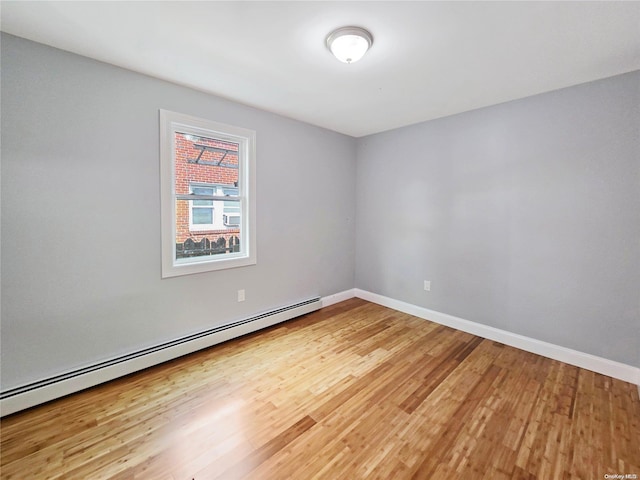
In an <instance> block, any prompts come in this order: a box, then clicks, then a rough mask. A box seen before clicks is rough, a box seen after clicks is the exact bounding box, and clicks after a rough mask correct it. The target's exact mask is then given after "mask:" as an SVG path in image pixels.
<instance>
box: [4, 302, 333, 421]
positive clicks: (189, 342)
mask: <svg viewBox="0 0 640 480" xmlns="http://www.w3.org/2000/svg"><path fill="white" fill-rule="evenodd" d="M321 306H322V304H321V299H320V298H313V299H310V300H305V301H303V302H300V303H297V304H294V305H290V306H287V307H282V308H278V309H274V310H271V311H269V312H265V313H261V314H258V315H255V316H254V317H251V318H248V319H246V320H241V321H238V322H234V323H232V324H230V325H227V326H222V327H217V328H215V329H212V330H211V331H207V332H202V333H200V334H196V335H190V336H188V337H184V338H182V339H177V340H175V341H173V342H168V343H166V344H162V345H159V346H157V347H153V348H150V349H145V350H142V351H140V352H135V353H132V354H130V355H125V356H123V357H118V358H116V359H113V360H111V361H108V362H101V363H99V364H95V365H91V366H88V367H84V368H81V369H78V370H76V371H72V372H68V373H65V374H63V375H58V376H57V377H52V378H49V379H43V380H41V381H38V382H34V383H31V384H28V385H25V386H22V387H19V388H13V389H11V390H9V391H6V392H2V398H1V399H0V416H5V415H10V414H12V413H15V412H18V411H20V410H24V409H27V408H30V407H33V406H35V405H39V404H41V403H45V402H48V401H50V400H54V399H56V398H60V397H63V396H65V395H69V394H71V393H75V392H79V391H80V390H84V389H86V388H89V387H93V386H95V385H99V384H101V383H104V382H108V381H109V380H113V379H115V378H118V377H122V376H125V375H128V374H130V373H134V372H137V371H139V370H143V369H145V368H149V367H152V366H154V365H158V364H160V363H163V362H166V361H168V360H173V359H175V358H178V357H181V356H183V355H187V354H189V353H193V352H196V351H198V350H202V349H204V348H208V347H211V346H213V345H216V344H219V343H222V342H226V341H227V340H231V339H233V338H237V337H240V336H242V335H246V334H248V333H252V332H256V331H258V330H261V329H263V328H267V327H270V326H272V325H275V324H277V323H281V322H284V321H286V320H290V319H292V318H295V317H298V316H300V315H303V314H305V313H309V312H313V311H315V310H318V309H319V308H321Z"/></svg>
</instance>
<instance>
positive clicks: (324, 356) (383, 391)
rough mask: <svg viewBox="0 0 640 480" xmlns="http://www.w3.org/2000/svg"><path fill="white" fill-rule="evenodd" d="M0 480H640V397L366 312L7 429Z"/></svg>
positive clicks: (548, 364) (265, 336) (257, 337)
mask: <svg viewBox="0 0 640 480" xmlns="http://www.w3.org/2000/svg"><path fill="white" fill-rule="evenodd" d="M0 428H1V430H0V434H1V443H0V452H1V462H0V466H1V469H0V478H1V479H2V480H14V479H20V480H22V479H26V478H28V479H37V480H40V479H52V480H60V479H65V480H66V479H69V480H75V479H78V480H87V479H91V480H96V479H108V480H136V479H151V480H193V479H195V480H212V479H221V480H230V479H236V478H238V479H242V478H247V479H260V480H263V479H265V480H266V479H274V480H276V479H277V480H282V479H289V478H291V479H302V478H304V479H331V480H335V479H343V478H344V479H350V480H354V479H365V478H366V479H400V480H402V479H431V478H472V479H476V478H477V479H491V480H500V479H505V480H506V479H572V478H575V479H602V478H604V475H605V474H622V475H624V474H636V475H638V476H639V478H640V400H639V399H638V392H637V389H636V386H635V385H631V384H628V383H625V382H621V381H619V380H616V379H611V378H609V377H605V376H602V375H599V374H596V373H593V372H590V371H587V370H582V369H580V368H577V367H573V366H571V365H567V364H563V363H561V362H557V361H553V360H550V359H547V358H543V357H540V356H537V355H534V354H531V353H527V352H523V351H520V350H517V349H514V348H511V347H507V346H505V345H502V344H499V343H497V342H493V341H489V340H484V339H481V338H478V337H475V336H473V335H470V334H467V333H464V332H460V331H456V330H453V329H450V328H447V327H444V326H440V325H437V324H435V323H431V322H427V321H424V320H421V319H418V318H416V317H412V316H410V315H407V314H404V313H400V312H397V311H393V310H390V309H387V308H384V307H381V306H379V305H375V304H372V303H368V302H366V301H364V300H360V299H351V300H348V301H345V302H342V303H339V304H336V305H332V306H330V307H327V308H324V309H322V310H319V311H317V312H314V313H311V314H308V315H305V316H303V317H300V318H298V319H295V320H292V321H289V322H286V323H283V324H280V325H277V326H274V327H272V328H269V329H267V330H264V331H261V332H257V333H254V334H251V335H247V336H245V337H242V338H239V339H236V340H232V341H230V342H227V343H225V344H222V345H218V346H215V347H212V348H210V349H207V350H205V351H201V352H197V353H195V354H192V355H189V356H186V357H183V358H181V359H177V360H174V361H171V362H168V363H165V364H163V365H159V366H157V367H153V368H150V369H148V370H145V371H143V372H139V373H137V374H133V375H130V376H128V377H125V378H121V379H118V380H115V381H113V382H110V383H108V384H105V385H101V386H98V387H95V388H92V389H89V390H86V391H84V392H80V393H78V394H75V395H71V396H69V397H66V398H64V399H60V400H57V401H54V402H50V403H49V404H46V405H43V406H40V407H36V408H33V409H30V410H28V411H25V412H21V413H17V414H14V415H12V416H9V417H7V418H5V419H3V420H2V422H1V425H0Z"/></svg>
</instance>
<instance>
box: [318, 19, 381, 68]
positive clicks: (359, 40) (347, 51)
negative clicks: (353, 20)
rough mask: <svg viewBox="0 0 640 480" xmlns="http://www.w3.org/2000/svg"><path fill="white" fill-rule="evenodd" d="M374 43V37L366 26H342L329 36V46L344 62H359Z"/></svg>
mask: <svg viewBox="0 0 640 480" xmlns="http://www.w3.org/2000/svg"><path fill="white" fill-rule="evenodd" d="M372 44H373V37H372V36H371V34H370V33H369V32H367V31H366V30H365V29H364V28H360V27H342V28H339V29H337V30H334V31H333V32H331V33H330V34H329V36H328V37H327V47H328V48H329V50H331V53H333V55H334V56H335V57H336V58H337V59H338V60H340V61H341V62H344V63H353V62H357V61H358V60H360V59H361V58H362V56H363V55H364V54H365V53H367V50H369V48H370V47H371V45H372Z"/></svg>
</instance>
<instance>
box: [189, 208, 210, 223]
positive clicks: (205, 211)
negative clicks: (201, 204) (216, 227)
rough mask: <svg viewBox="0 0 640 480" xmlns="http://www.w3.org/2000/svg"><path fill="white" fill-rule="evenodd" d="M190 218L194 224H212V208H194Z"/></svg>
mask: <svg viewBox="0 0 640 480" xmlns="http://www.w3.org/2000/svg"><path fill="white" fill-rule="evenodd" d="M192 220H193V224H194V225H207V224H212V223H213V208H194V209H193V217H192Z"/></svg>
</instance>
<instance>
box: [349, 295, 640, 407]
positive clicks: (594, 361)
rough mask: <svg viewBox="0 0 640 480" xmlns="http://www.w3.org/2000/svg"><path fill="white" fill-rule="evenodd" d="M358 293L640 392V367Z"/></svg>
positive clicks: (372, 300) (379, 302) (399, 309)
mask: <svg viewBox="0 0 640 480" xmlns="http://www.w3.org/2000/svg"><path fill="white" fill-rule="evenodd" d="M355 296H356V297H358V298H362V299H363V300H367V301H369V302H373V303H377V304H379V305H382V306H385V307H388V308H392V309H394V310H398V311H400V312H404V313H408V314H410V315H414V316H416V317H419V318H423V319H425V320H430V321H432V322H435V323H438V324H440V325H445V326H447V327H451V328H455V329H456V330H462V331H463V332H467V333H471V334H473V335H477V336H478V337H482V338H486V339H489V340H494V341H496V342H500V343H504V344H505V345H509V346H511V347H516V348H519V349H520V350H525V351H527V352H531V353H536V354H538V355H542V356H543V357H547V358H551V359H553V360H559V361H561V362H564V363H568V364H569V365H574V366H576V367H580V368H584V369H587V370H591V371H592V372H596V373H601V374H603V375H607V376H609V377H613V378H617V379H619V380H623V381H625V382H629V383H633V384H636V385H638V394H639V395H640V368H637V367H633V366H631V365H627V364H624V363H620V362H616V361H613V360H609V359H606V358H602V357H597V356H595V355H591V354H589V353H583V352H579V351H577V350H572V349H570V348H566V347H561V346H559V345H554V344H552V343H547V342H543V341H541V340H536V339H534V338H529V337H525V336H524V335H518V334H517V333H511V332H508V331H506V330H501V329H499V328H495V327H490V326H488V325H482V324H481V323H476V322H472V321H469V320H465V319H463V318H458V317H454V316H453V315H448V314H446V313H441V312H436V311H435V310H429V309H428V308H424V307H419V306H417V305H412V304H410V303H405V302H402V301H400V300H394V299H393V298H389V297H385V296H383V295H378V294H377V293H372V292H368V291H366V290H360V289H359V288H356V289H355Z"/></svg>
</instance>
